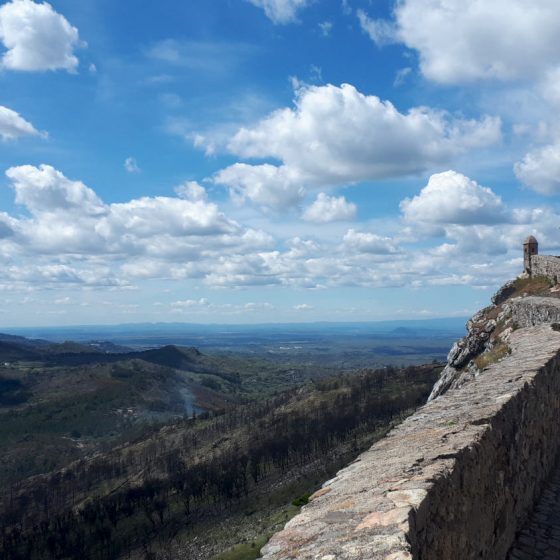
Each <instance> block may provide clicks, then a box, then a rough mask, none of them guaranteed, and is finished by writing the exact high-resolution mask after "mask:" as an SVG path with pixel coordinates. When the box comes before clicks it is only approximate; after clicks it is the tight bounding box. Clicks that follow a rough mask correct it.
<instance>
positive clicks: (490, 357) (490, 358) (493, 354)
mask: <svg viewBox="0 0 560 560" xmlns="http://www.w3.org/2000/svg"><path fill="white" fill-rule="evenodd" d="M510 351H511V350H510V348H509V346H508V345H507V344H506V343H505V342H498V344H496V345H495V346H493V347H492V348H491V349H490V350H488V351H487V352H484V354H481V355H480V356H478V357H477V358H476V359H475V360H474V363H475V365H476V367H477V368H478V369H479V370H483V369H485V368H487V367H488V366H489V365H491V364H495V363H496V362H497V361H499V360H501V359H502V358H504V357H505V356H507V355H508V354H509V353H510Z"/></svg>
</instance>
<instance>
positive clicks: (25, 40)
mask: <svg viewBox="0 0 560 560" xmlns="http://www.w3.org/2000/svg"><path fill="white" fill-rule="evenodd" d="M0 41H1V42H2V43H3V45H4V47H5V48H6V52H4V54H3V55H2V62H1V67H3V68H5V69H8V70H24V71H34V70H39V71H40V70H57V69H63V70H67V71H69V72H74V71H75V70H76V68H77V67H78V58H77V57H76V56H75V54H74V49H75V48H76V47H79V46H80V40H79V34H78V30H77V29H76V28H75V27H73V26H72V25H70V23H69V22H68V21H67V20H66V18H65V17H64V16H62V15H61V14H59V13H57V12H56V11H55V10H54V9H53V8H52V6H51V5H50V4H48V3H47V2H43V3H40V4H39V3H36V2H32V1H31V0H12V1H11V2H7V3H6V4H4V5H3V6H1V7H0Z"/></svg>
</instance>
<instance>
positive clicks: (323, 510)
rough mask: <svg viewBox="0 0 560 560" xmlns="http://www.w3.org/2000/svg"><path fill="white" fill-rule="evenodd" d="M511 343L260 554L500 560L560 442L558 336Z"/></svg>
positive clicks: (380, 446)
mask: <svg viewBox="0 0 560 560" xmlns="http://www.w3.org/2000/svg"><path fill="white" fill-rule="evenodd" d="M496 322H497V323H498V324H499V323H500V321H498V320H497V321H496ZM495 328H498V327H495ZM499 328H501V327H499ZM508 346H509V353H508V354H507V355H505V357H503V358H502V359H501V360H499V361H497V362H496V363H493V364H490V365H489V366H488V367H486V368H485V369H484V371H483V373H482V374H479V375H478V376H475V377H473V378H472V379H471V380H470V381H469V382H467V383H464V384H463V385H462V386H461V387H457V388H455V389H453V390H448V391H447V392H446V393H444V394H442V395H441V396H439V397H438V398H436V399H434V400H432V401H431V402H429V403H427V404H426V405H425V406H424V407H422V408H421V409H419V410H418V411H417V412H416V413H415V414H414V415H412V416H410V417H409V418H407V419H406V420H405V421H404V422H403V423H402V424H401V425H400V426H398V427H397V428H395V429H394V430H393V431H392V432H390V434H389V435H388V436H387V437H386V438H384V439H382V440H381V441H379V442H377V443H376V444H375V445H374V446H373V447H372V448H371V449H370V450H369V451H367V452H366V453H364V454H363V455H361V456H360V457H359V459H358V460H357V461H355V462H354V463H352V464H351V465H350V466H349V467H347V468H345V469H343V470H342V471H340V472H339V473H338V475H337V476H336V478H334V479H333V480H331V481H329V482H327V483H326V484H325V485H324V487H323V488H322V489H321V490H320V491H319V492H317V493H316V494H315V495H314V496H313V497H312V500H311V502H310V503H309V504H308V505H307V506H305V507H304V509H303V511H302V513H301V514H300V515H298V516H296V517H295V518H294V519H293V520H292V521H290V522H289V523H288V524H287V525H286V528H285V529H284V530H283V531H282V532H280V533H278V534H276V535H275V536H274V537H273V538H272V539H271V540H270V542H269V544H268V545H267V546H266V547H265V548H264V549H263V558H264V559H266V560H287V559H298V560H311V559H313V560H316V559H322V560H335V559H336V560H346V559H366V558H367V559H368V560H378V559H379V560H405V559H413V558H414V559H436V558H441V559H443V558H453V559H454V560H463V559H464V560H466V559H471V558H480V559H485V560H501V559H505V558H506V555H507V552H508V550H509V548H510V546H511V545H512V543H513V540H514V536H515V532H516V530H517V529H518V528H519V527H521V526H523V524H524V523H525V521H526V519H527V516H528V513H529V512H530V510H531V509H532V507H533V504H534V503H535V500H536V498H537V497H538V496H539V494H540V492H541V489H542V487H543V484H544V481H545V480H546V479H547V477H548V476H549V473H550V472H551V470H552V468H553V465H554V461H555V457H556V455H557V452H558V449H559V447H560V444H559V442H560V423H558V421H557V418H558V415H559V414H560V399H559V398H558V395H560V332H558V331H556V330H555V329H554V328H553V326H551V325H541V326H537V327H528V328H518V329H516V330H515V331H513V332H511V333H509V335H508ZM455 354H456V356H459V355H460V353H459V352H457V351H455Z"/></svg>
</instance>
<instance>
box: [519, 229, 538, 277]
mask: <svg viewBox="0 0 560 560" xmlns="http://www.w3.org/2000/svg"><path fill="white" fill-rule="evenodd" d="M538 254H539V243H538V241H537V240H536V239H535V238H534V237H533V236H532V235H529V237H527V239H525V241H524V243H523V270H524V271H525V272H526V273H527V274H531V257H532V256H533V255H538Z"/></svg>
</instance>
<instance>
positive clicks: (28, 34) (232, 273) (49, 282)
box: [0, 0, 560, 327]
mask: <svg viewBox="0 0 560 560" xmlns="http://www.w3.org/2000/svg"><path fill="white" fill-rule="evenodd" d="M559 33H560V12H559V11H558V10H557V6H556V5H555V2H553V1H551V0H540V1H538V2H528V1H527V0H508V1H507V2H506V1H505V0H496V1H493V2H491V3H489V2H487V1H483V0H469V1H468V2H465V1H464V0H445V1H444V0H398V1H389V0H388V1H381V0H379V1H369V0H345V1H341V0H204V1H203V0H193V1H190V2H179V1H178V0H162V1H160V2H157V3H155V2H132V1H129V0H122V1H119V2H114V1H113V0H80V2H75V1H70V0H58V1H52V2H50V3H40V2H33V1H32V0H12V1H10V2H3V3H0V57H1V58H0V252H1V254H2V262H3V267H2V270H1V271H0V326H4V327H9V326H26V325H65V324H91V323H120V322H139V321H174V322H177V321H185V322H224V323H227V322H230V323H231V322H233V323H255V322H269V321H273V322H274V321H281V322H285V321H315V320H331V321H352V320H355V321H365V320H377V319H387V318H401V319H406V318H411V319H413V318H422V317H438V316H453V315H467V314H469V313H471V312H473V311H475V310H476V309H478V308H479V307H480V306H482V305H485V304H486V302H487V301H488V298H489V296H490V294H491V292H492V291H493V290H494V289H495V288H496V287H497V286H498V285H500V284H501V283H502V282H503V281H505V280H507V279H509V278H511V277H514V276H515V275H516V274H518V273H519V272H520V271H521V266H522V264H521V243H522V241H523V239H524V238H525V237H526V236H527V235H529V234H534V235H536V236H537V238H538V239H539V241H540V246H541V250H542V251H544V252H550V253H554V252H557V251H558V250H559V248H560V242H559V240H560V231H558V226H559V225H560V221H559V219H558V218H559V205H558V194H559V193H560V138H559V135H558V132H557V130H558V122H557V121H558V116H557V115H558V108H559V105H560V51H558V49H557V37H558V34H559Z"/></svg>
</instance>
